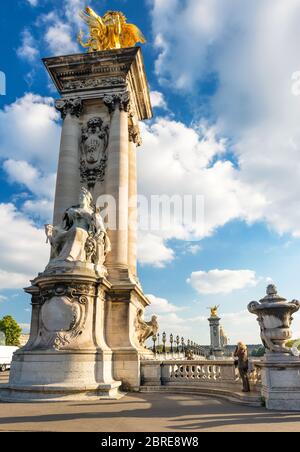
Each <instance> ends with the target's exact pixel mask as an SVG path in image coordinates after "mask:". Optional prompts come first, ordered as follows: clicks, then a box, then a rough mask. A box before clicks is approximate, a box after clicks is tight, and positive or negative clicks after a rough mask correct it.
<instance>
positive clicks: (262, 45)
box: [153, 0, 300, 237]
mask: <svg viewBox="0 0 300 452" xmlns="http://www.w3.org/2000/svg"><path fill="white" fill-rule="evenodd" d="M299 20H300V4H299V1H298V0H289V1H288V2H285V3H283V2H282V1H281V0H253V1H251V2H248V3H247V5H246V6H245V3H244V2H242V1H239V0H227V1H226V2H224V1H223V0H187V1H186V2H181V1H180V0H169V1H166V2H164V1H161V0H153V29H154V34H155V35H156V36H158V38H157V40H156V44H157V47H158V49H159V57H158V59H157V62H156V71H157V74H158V76H159V77H160V80H161V82H162V83H165V82H167V85H168V87H174V88H175V89H177V92H178V89H180V90H181V92H182V93H183V94H185V95H186V92H189V93H190V94H192V95H193V98H194V101H195V100H197V83H198V82H199V81H201V80H204V79H206V78H211V77H212V76H214V78H215V79H216V80H217V82H218V83H217V89H216V93H215V95H213V96H212V98H211V105H210V108H211V112H212V115H213V116H214V117H215V118H217V123H218V129H219V131H221V133H222V134H223V135H224V136H230V137H231V141H232V146H231V148H232V149H234V150H235V152H236V154H237V157H238V159H239V171H237V172H236V174H235V177H236V179H237V180H238V182H239V183H240V184H242V185H243V186H244V187H247V196H248V199H249V202H250V203H252V200H253V197H255V198H257V200H258V201H259V202H258V204H257V207H256V209H255V210H254V212H253V209H252V207H250V208H249V207H248V206H247V205H245V204H244V206H243V212H242V215H241V214H240V216H241V218H243V217H247V216H248V217H250V219H257V218H260V219H261V220H264V221H265V222H267V223H268V224H269V225H271V226H272V227H273V228H274V229H275V230H276V231H278V232H279V233H285V232H287V233H289V232H290V233H292V234H293V235H294V236H296V237H299V236H300V228H299V224H300V213H299V209H298V208H297V205H298V199H299V196H300V183H299V177H298V174H299V172H300V160H299V150H300V132H299V121H298V118H299V115H300V102H299V98H298V97H296V96H293V95H292V75H293V74H294V73H295V72H297V71H299V69H300V67H299V46H298V42H299V40H300V30H299V27H298V23H299ZM178 61H180V64H178ZM237 62H238V64H237ZM279 181H280V182H279ZM223 182H224V181H222V183H221V186H223ZM291 187H293V190H291ZM224 199H225V202H226V200H227V195H226V192H225V194H224ZM253 213H254V215H253Z"/></svg>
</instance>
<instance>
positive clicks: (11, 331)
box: [0, 315, 22, 347]
mask: <svg viewBox="0 0 300 452" xmlns="http://www.w3.org/2000/svg"><path fill="white" fill-rule="evenodd" d="M0 331H2V333H4V334H5V338H6V340H5V343H6V345H11V346H16V347H18V346H19V345H20V337H21V333H22V329H21V328H20V326H19V324H18V323H17V322H16V320H15V319H14V318H13V317H12V316H10V315H7V316H5V317H3V319H2V320H0Z"/></svg>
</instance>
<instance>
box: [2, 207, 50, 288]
mask: <svg viewBox="0 0 300 452" xmlns="http://www.w3.org/2000/svg"><path fill="white" fill-rule="evenodd" d="M45 242H46V240H45V234H44V231H43V230H40V229H37V228H36V227H35V226H34V224H33V223H32V222H31V221H29V220H28V219H27V218H25V217H24V216H23V215H22V213H20V212H18V211H17V210H16V208H15V207H14V205H12V204H0V255H1V262H0V289H20V288H22V287H24V286H28V285H29V281H30V279H33V278H34V277H36V276H37V273H38V272H40V271H43V269H44V268H45V266H46V264H47V262H48V260H49V247H48V245H46V243H45Z"/></svg>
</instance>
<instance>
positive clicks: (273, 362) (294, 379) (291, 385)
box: [258, 355, 300, 411]
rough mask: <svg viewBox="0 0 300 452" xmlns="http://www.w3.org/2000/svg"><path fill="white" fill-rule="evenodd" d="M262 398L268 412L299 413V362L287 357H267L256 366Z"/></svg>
mask: <svg viewBox="0 0 300 452" xmlns="http://www.w3.org/2000/svg"><path fill="white" fill-rule="evenodd" d="M258 367H260V368H261V374H262V397H263V398H264V399H265V402H266V407H267V409H269V410H278V411H300V360H299V358H296V357H294V358H293V357H292V356H289V355H276V356H274V355H269V356H268V355H267V357H266V359H265V360H264V361H263V362H261V363H259V364H258Z"/></svg>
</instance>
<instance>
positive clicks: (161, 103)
mask: <svg viewBox="0 0 300 452" xmlns="http://www.w3.org/2000/svg"><path fill="white" fill-rule="evenodd" d="M150 98H151V104H152V107H153V108H162V109H164V110H166V109H167V103H166V101H165V98H164V95H163V93H160V92H159V91H151V92H150Z"/></svg>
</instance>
